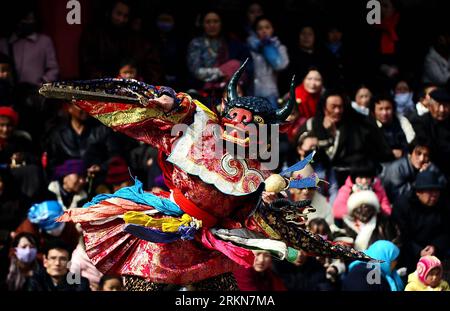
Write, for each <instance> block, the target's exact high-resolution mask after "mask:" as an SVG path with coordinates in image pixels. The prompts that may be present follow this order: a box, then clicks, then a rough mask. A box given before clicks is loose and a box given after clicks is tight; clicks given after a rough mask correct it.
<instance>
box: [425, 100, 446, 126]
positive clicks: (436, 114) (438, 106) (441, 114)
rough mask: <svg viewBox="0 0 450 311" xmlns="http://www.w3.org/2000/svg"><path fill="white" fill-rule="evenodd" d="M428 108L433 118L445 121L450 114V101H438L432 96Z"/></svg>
mask: <svg viewBox="0 0 450 311" xmlns="http://www.w3.org/2000/svg"><path fill="white" fill-rule="evenodd" d="M428 109H429V110H430V114H431V116H432V117H433V119H435V120H437V121H444V120H446V119H447V118H448V116H449V115H450V103H446V102H437V101H435V100H434V99H432V98H430V105H429V106H428Z"/></svg>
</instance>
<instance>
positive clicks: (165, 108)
mask: <svg viewBox="0 0 450 311" xmlns="http://www.w3.org/2000/svg"><path fill="white" fill-rule="evenodd" d="M244 68H245V63H244V64H243V65H242V66H241V67H240V68H239V70H238V71H236V73H235V74H234V76H233V77H232V79H231V80H230V82H229V85H228V88H227V98H226V99H225V100H224V101H223V103H222V107H221V112H220V113H214V112H213V111H211V110H209V109H208V108H207V107H206V106H204V105H203V104H201V103H200V102H198V101H197V100H194V99H192V98H191V97H190V96H189V95H188V94H186V93H176V92H175V91H174V90H173V89H171V88H169V87H164V86H160V87H158V86H151V85H147V84H145V83H143V82H138V81H135V80H122V79H100V80H91V81H74V82H56V83H52V84H46V85H44V86H43V87H42V88H41V90H40V93H41V94H42V95H44V96H47V97H53V98H61V99H65V100H73V101H74V103H75V104H76V105H77V106H78V107H80V108H81V109H83V110H85V111H86V112H88V113H89V114H90V115H91V116H93V117H95V118H96V119H98V120H99V121H101V122H102V123H103V124H105V125H107V126H109V127H111V128H112V129H113V130H115V131H119V132H122V133H124V134H126V135H128V136H130V137H132V138H135V139H137V140H139V141H142V142H144V143H146V144H149V145H152V146H154V147H156V148H157V149H158V151H159V166H160V167H161V169H162V171H163V176H164V181H165V184H166V185H167V186H168V188H169V189H170V192H162V191H160V192H158V193H149V192H145V191H144V190H143V188H142V183H141V182H140V181H139V180H137V179H135V184H134V186H131V187H125V188H122V189H120V190H118V191H117V192H115V193H114V194H103V195H98V196H96V197H94V198H93V200H92V201H91V202H89V203H87V204H86V205H85V206H84V208H79V209H71V210H68V211H66V212H65V214H64V215H63V216H62V217H61V218H60V220H61V221H73V222H75V223H80V224H81V227H82V229H83V235H84V240H85V244H86V253H87V255H88V256H89V258H90V259H91V261H92V262H93V263H94V265H95V266H96V267H97V269H99V270H100V271H101V272H102V273H105V274H120V275H125V276H129V277H132V278H136V277H138V278H141V279H145V280H146V281H147V282H148V283H146V284H147V285H145V284H140V286H141V287H142V288H143V289H162V287H161V286H159V285H161V284H178V285H186V284H194V286H195V284H208V283H205V282H208V279H211V280H219V281H218V282H223V284H225V285H224V286H222V287H221V286H216V287H215V286H212V285H211V286H199V287H197V288H201V289H207V288H210V289H216V290H217V289H233V284H232V283H233V282H231V281H230V279H229V278H230V277H231V274H230V272H232V271H234V270H235V269H236V268H237V267H238V266H239V265H241V266H244V267H251V266H252V265H253V262H254V253H253V250H267V251H270V252H271V253H272V255H273V256H276V257H277V258H279V259H288V260H290V261H294V260H295V259H296V256H297V250H298V249H300V248H301V249H303V250H305V251H306V252H308V253H311V254H318V255H323V256H331V257H343V258H347V259H350V258H354V259H359V260H366V261H369V260H370V259H371V258H370V257H368V256H367V255H365V254H364V253H362V252H358V251H356V250H353V249H349V248H346V247H344V246H341V245H333V244H331V243H330V242H328V241H325V240H323V239H322V238H321V237H320V236H318V235H314V234H312V233H310V232H309V231H307V229H306V227H305V222H306V218H307V215H306V213H305V211H306V210H307V209H309V208H311V206H310V202H309V201H303V202H290V201H289V200H287V199H284V198H280V199H279V200H277V201H276V202H273V203H272V204H265V203H263V202H262V200H261V193H262V191H263V190H264V185H265V183H264V181H265V180H266V179H267V178H268V177H269V176H271V175H272V172H271V170H269V169H266V166H265V163H264V162H263V161H261V160H260V159H259V158H257V157H252V156H250V154H251V152H249V153H248V154H249V156H248V157H245V158H241V157H238V156H235V155H233V154H232V153H231V152H229V150H228V148H220V146H221V143H226V142H228V143H232V145H235V146H238V147H239V146H240V147H241V148H244V149H245V150H247V149H248V148H249V146H250V142H251V140H252V139H255V137H256V139H259V138H257V137H258V131H257V132H256V133H255V131H254V129H255V128H257V129H258V126H261V125H262V124H265V125H272V124H282V123H283V122H284V121H285V120H286V118H287V117H288V116H289V114H290V113H291V111H292V109H293V107H294V100H295V96H291V97H290V98H292V100H290V101H288V102H286V104H285V105H284V106H283V107H281V108H278V109H274V108H273V107H272V105H271V104H270V102H269V101H268V100H266V99H264V98H261V97H239V96H238V95H237V89H236V86H237V83H238V80H239V78H240V76H241V75H242V73H243V71H244ZM293 92H294V83H292V84H291V93H292V94H293ZM182 124H186V126H184V127H183V126H182ZM252 125H253V126H252ZM243 133H245V134H243ZM218 142H219V143H218ZM252 142H253V141H252ZM256 143H257V144H258V146H259V147H261V146H263V145H264V144H263V142H261V141H259V140H258V141H257V142H256ZM268 145H270V142H269V143H268ZM269 148H270V146H269ZM311 158H312V156H311V157H309V158H308V159H306V160H304V161H302V162H300V163H298V164H296V165H295V166H294V167H292V168H290V170H288V171H287V172H285V175H286V176H282V175H283V174H281V175H275V176H277V178H278V180H279V181H281V182H285V183H286V185H284V186H283V187H285V188H287V187H289V185H290V184H292V185H294V186H295V183H297V184H298V185H297V186H299V187H303V186H305V185H306V186H307V184H308V183H314V184H316V182H317V180H316V179H307V178H306V179H305V180H295V181H290V180H289V178H288V177H287V176H289V172H291V171H293V170H294V169H301V168H302V167H304V166H305V165H306V164H307V163H308V162H309V161H311ZM224 276H225V277H224ZM226 276H229V277H226ZM224 280H228V281H224ZM133 282H134V281H133Z"/></svg>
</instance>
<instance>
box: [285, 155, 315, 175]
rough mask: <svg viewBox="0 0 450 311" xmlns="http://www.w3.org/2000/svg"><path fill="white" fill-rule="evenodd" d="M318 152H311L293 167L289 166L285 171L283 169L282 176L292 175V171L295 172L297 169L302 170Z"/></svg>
mask: <svg viewBox="0 0 450 311" xmlns="http://www.w3.org/2000/svg"><path fill="white" fill-rule="evenodd" d="M315 154H316V152H315V151H313V152H311V153H310V154H309V155H308V156H307V157H306V158H304V159H303V160H301V161H299V162H297V163H295V164H294V165H292V166H291V167H288V168H287V169H285V170H284V171H282V172H281V173H280V175H281V176H285V177H288V175H290V173H292V172H295V171H300V170H302V169H303V168H304V167H305V166H306V165H307V164H308V163H309V162H311V161H312V159H313V157H314V155H315Z"/></svg>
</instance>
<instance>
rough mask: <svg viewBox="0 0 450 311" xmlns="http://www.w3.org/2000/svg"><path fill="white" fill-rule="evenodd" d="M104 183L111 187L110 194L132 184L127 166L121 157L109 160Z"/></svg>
mask: <svg viewBox="0 0 450 311" xmlns="http://www.w3.org/2000/svg"><path fill="white" fill-rule="evenodd" d="M105 183H106V184H107V185H109V186H111V187H112V192H113V193H114V192H116V191H117V190H119V189H120V188H123V187H127V186H130V185H131V184H132V180H131V176H130V172H129V170H128V164H127V162H126V161H125V160H124V159H123V158H122V157H113V158H111V159H110V160H109V164H108V172H107V175H106V179H105Z"/></svg>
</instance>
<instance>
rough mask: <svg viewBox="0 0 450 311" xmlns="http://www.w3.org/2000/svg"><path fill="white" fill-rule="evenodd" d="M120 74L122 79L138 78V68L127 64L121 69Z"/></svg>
mask: <svg viewBox="0 0 450 311" xmlns="http://www.w3.org/2000/svg"><path fill="white" fill-rule="evenodd" d="M119 76H120V78H122V79H136V77H137V69H136V67H134V66H131V65H125V66H123V67H122V68H120V70H119Z"/></svg>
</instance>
